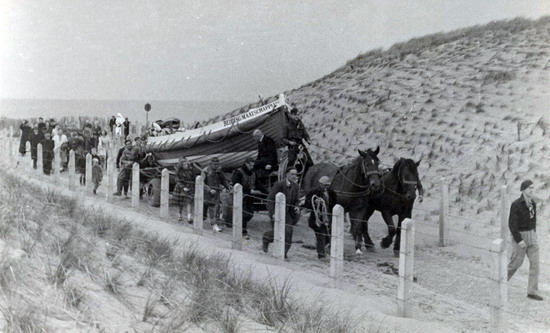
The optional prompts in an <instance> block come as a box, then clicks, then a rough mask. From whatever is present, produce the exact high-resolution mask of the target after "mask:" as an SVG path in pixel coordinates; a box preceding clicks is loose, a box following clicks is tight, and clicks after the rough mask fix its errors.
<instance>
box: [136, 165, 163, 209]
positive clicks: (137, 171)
mask: <svg viewBox="0 0 550 333" xmlns="http://www.w3.org/2000/svg"><path fill="white" fill-rule="evenodd" d="M163 171H164V170H163ZM139 192H140V186H139V164H138V163H134V165H132V208H138V207H139Z"/></svg>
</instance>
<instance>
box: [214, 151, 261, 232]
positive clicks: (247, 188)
mask: <svg viewBox="0 0 550 333" xmlns="http://www.w3.org/2000/svg"><path fill="white" fill-rule="evenodd" d="M253 169H254V159H253V158H252V157H248V158H247V159H246V160H245V161H244V164H243V166H242V167H240V168H238V169H237V170H235V171H234V172H233V175H232V177H231V182H232V183H233V184H241V185H242V187H243V221H242V226H243V237H244V238H245V239H249V238H250V237H249V236H248V229H247V225H248V222H249V221H250V220H251V219H252V217H253V216H254V198H253V197H252V196H251V195H262V194H264V193H265V192H267V191H266V190H265V189H264V187H263V186H262V185H261V184H260V183H259V182H258V179H257V177H256V174H255V173H254V170H253ZM226 215H232V214H224V217H225V218H226V220H225V223H226V225H228V226H229V225H232V221H231V220H229V219H228V218H229V216H226Z"/></svg>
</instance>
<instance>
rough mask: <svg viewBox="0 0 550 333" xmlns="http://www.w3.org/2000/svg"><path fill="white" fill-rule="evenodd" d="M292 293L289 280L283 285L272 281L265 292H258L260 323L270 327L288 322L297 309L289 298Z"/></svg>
mask: <svg viewBox="0 0 550 333" xmlns="http://www.w3.org/2000/svg"><path fill="white" fill-rule="evenodd" d="M290 291H291V285H290V281H289V280H288V279H285V280H284V281H283V283H282V284H281V285H279V284H278V283H277V282H276V281H275V280H274V279H270V280H269V283H268V284H267V286H266V287H265V288H264V289H263V290H258V293H257V294H256V295H255V297H256V299H255V301H256V303H257V309H258V312H259V318H258V321H259V322H260V323H262V324H266V325H269V326H277V325H278V324H281V323H285V322H287V321H288V320H289V319H290V318H291V317H292V313H294V310H295V308H296V306H295V305H294V302H293V301H292V300H291V299H290V297H289V296H290Z"/></svg>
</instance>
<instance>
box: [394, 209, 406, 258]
mask: <svg viewBox="0 0 550 333" xmlns="http://www.w3.org/2000/svg"><path fill="white" fill-rule="evenodd" d="M398 216H399V220H398V222H397V233H396V237H395V243H394V244H393V254H394V256H396V257H399V249H400V248H401V224H402V223H403V220H404V219H405V214H399V215H398Z"/></svg>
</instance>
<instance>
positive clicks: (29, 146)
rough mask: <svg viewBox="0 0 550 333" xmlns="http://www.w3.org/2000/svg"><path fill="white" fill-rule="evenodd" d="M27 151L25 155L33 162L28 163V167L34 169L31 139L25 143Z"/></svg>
mask: <svg viewBox="0 0 550 333" xmlns="http://www.w3.org/2000/svg"><path fill="white" fill-rule="evenodd" d="M25 152H26V154H25V156H28V158H29V159H30V162H31V163H29V164H27V167H28V168H29V169H31V170H32V154H31V143H30V141H27V143H25Z"/></svg>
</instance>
